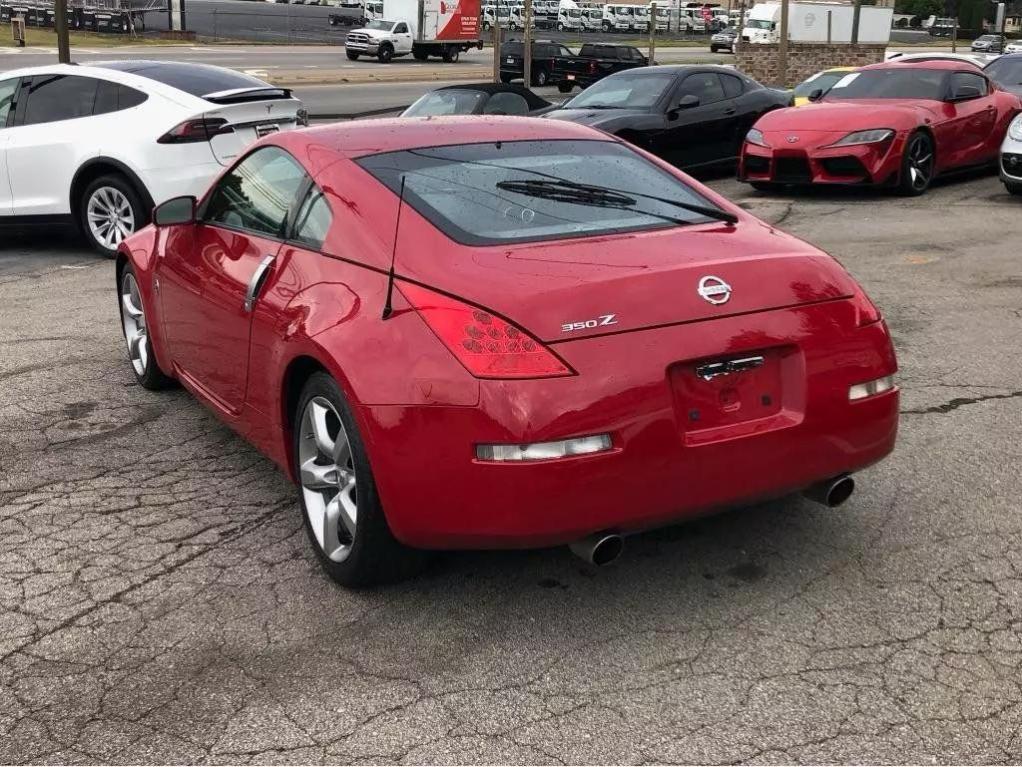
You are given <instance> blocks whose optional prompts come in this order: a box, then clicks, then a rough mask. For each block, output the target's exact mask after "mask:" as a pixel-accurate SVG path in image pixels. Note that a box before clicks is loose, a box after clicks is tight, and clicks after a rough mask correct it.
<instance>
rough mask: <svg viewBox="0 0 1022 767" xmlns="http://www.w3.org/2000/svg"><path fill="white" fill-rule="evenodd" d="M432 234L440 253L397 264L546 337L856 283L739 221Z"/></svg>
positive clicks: (752, 308) (751, 308)
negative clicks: (512, 234) (487, 241)
mask: <svg viewBox="0 0 1022 767" xmlns="http://www.w3.org/2000/svg"><path fill="white" fill-rule="evenodd" d="M442 242H443V244H444V245H446V248H445V250H443V251H440V250H436V251H433V249H429V251H426V252H435V253H436V254H437V257H434V258H429V259H414V262H415V263H414V264H409V263H408V260H410V259H407V257H405V259H402V256H401V255H400V254H399V255H398V260H399V262H400V261H402V260H404V261H405V263H400V264H399V271H401V272H403V273H405V274H407V275H408V276H410V277H412V278H413V279H416V280H418V281H420V282H423V283H424V284H427V285H430V286H432V287H435V288H439V289H441V290H444V291H447V292H449V293H451V294H453V295H456V296H459V297H461V298H463V299H466V300H468V301H471V302H474V303H477V304H479V305H480V306H482V307H484V308H487V309H491V310H493V311H495V312H497V313H499V314H501V315H503V316H504V317H506V318H507V319H509V320H511V321H513V322H514V323H516V324H518V325H520V326H521V327H522V328H524V329H525V330H528V331H529V332H530V333H532V334H533V335H535V336H536V337H537V338H539V339H540V340H542V341H545V342H556V341H568V340H571V339H574V338H585V337H590V336H594V335H602V334H606V333H620V332H628V331H636V330H641V329H644V328H652V327H658V326H664V325H674V324H680V323H685V322H697V321H701V320H708V319H716V318H720V317H726V316H734V315H741V314H749V313H753V312H760V311H767V310H771V309H778V308H783V307H790V306H796V305H799V304H806V303H814V302H819V301H825V300H831V299H837V298H842V297H849V296H852V295H853V291H854V289H855V283H854V282H853V280H852V278H851V277H850V276H849V275H848V273H847V272H845V270H844V269H843V268H842V267H841V265H840V264H838V263H837V262H836V261H835V260H834V259H832V258H831V257H830V256H828V255H827V254H825V253H823V252H821V251H819V250H817V249H815V248H813V247H812V246H810V245H807V244H806V243H804V242H801V241H800V240H797V239H795V238H794V237H791V236H789V235H786V234H784V233H782V232H779V231H777V230H776V229H772V228H771V227H769V226H767V225H765V224H761V223H758V222H749V221H748V220H747V219H746V220H743V221H742V222H740V223H739V224H738V226H737V227H734V228H731V227H727V226H725V225H723V224H719V225H718V224H715V223H710V224H700V225H695V226H689V227H686V228H684V229H683V230H679V229H668V230H658V231H649V232H641V233H637V234H636V233H632V234H627V235H613V236H606V237H593V238H581V239H574V240H561V241H556V242H538V243H528V244H521V245H512V246H507V247H484V248H478V247H458V248H457V249H455V250H454V251H451V250H450V243H449V241H447V240H443V241H442ZM403 245H404V247H402V248H401V252H404V253H408V252H409V251H412V252H414V251H416V250H417V251H420V252H422V251H423V249H424V246H425V245H426V243H424V242H422V240H421V239H420V240H419V241H418V242H417V243H414V244H413V243H411V242H406V243H403ZM437 245H438V246H440V245H441V242H437ZM440 253H442V254H443V256H442V257H439V256H440ZM725 293H727V297H726V298H725ZM711 299H712V300H711ZM750 332H754V331H753V330H751V329H750Z"/></svg>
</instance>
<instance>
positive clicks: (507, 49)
mask: <svg viewBox="0 0 1022 767" xmlns="http://www.w3.org/2000/svg"><path fill="white" fill-rule="evenodd" d="M500 52H501V54H502V55H504V56H521V55H522V54H523V53H524V52H525V46H524V45H523V44H522V43H504V44H503V45H502V46H500Z"/></svg>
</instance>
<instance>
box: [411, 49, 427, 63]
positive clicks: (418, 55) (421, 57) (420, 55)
mask: <svg viewBox="0 0 1022 767" xmlns="http://www.w3.org/2000/svg"><path fill="white" fill-rule="evenodd" d="M412 58H413V59H415V60H416V61H427V60H429V53H427V52H426V51H421V50H416V49H415V48H413V49H412Z"/></svg>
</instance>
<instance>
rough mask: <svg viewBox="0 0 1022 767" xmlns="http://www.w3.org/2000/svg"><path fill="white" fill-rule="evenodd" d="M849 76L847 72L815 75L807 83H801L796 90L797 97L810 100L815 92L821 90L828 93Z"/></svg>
mask: <svg viewBox="0 0 1022 767" xmlns="http://www.w3.org/2000/svg"><path fill="white" fill-rule="evenodd" d="M847 74H848V73H847V72H820V73H819V74H816V75H813V76H812V77H810V78H809V79H808V80H806V81H805V82H802V83H799V85H798V86H797V87H796V88H795V97H796V98H808V97H809V94H810V93H812V92H813V91H815V90H821V91H823V92H824V93H826V92H827V91H828V90H829V89H830V88H832V87H833V85H834V83H836V82H837V81H838V80H840V79H841V78H842V77H844V76H845V75H847Z"/></svg>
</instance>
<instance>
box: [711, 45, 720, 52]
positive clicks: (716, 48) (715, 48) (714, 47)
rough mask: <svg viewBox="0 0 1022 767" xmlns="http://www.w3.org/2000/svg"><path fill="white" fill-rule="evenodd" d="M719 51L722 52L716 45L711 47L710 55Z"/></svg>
mask: <svg viewBox="0 0 1022 767" xmlns="http://www.w3.org/2000/svg"><path fill="white" fill-rule="evenodd" d="M719 50H720V48H718V47H717V46H716V45H711V46H710V53H716V52H717V51H719Z"/></svg>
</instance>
